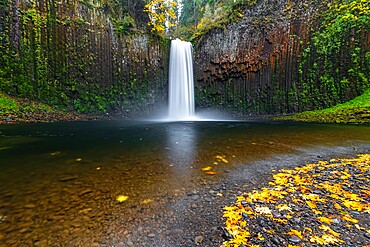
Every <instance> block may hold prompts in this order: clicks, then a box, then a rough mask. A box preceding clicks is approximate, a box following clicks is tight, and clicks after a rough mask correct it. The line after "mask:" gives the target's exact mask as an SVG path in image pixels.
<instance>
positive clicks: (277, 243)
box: [271, 238, 280, 246]
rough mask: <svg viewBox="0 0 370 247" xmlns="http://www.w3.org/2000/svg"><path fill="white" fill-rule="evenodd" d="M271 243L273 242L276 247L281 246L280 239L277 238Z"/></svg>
mask: <svg viewBox="0 0 370 247" xmlns="http://www.w3.org/2000/svg"><path fill="white" fill-rule="evenodd" d="M271 241H272V242H273V243H274V244H276V245H278V246H280V241H279V239H277V238H272V239H271Z"/></svg>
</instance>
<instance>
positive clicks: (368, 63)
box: [300, 0, 370, 109]
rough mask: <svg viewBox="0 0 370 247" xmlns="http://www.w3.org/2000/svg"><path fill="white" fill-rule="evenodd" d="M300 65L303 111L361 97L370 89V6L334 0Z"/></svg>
mask: <svg viewBox="0 0 370 247" xmlns="http://www.w3.org/2000/svg"><path fill="white" fill-rule="evenodd" d="M320 19H321V20H320V21H321V25H320V27H319V29H318V30H317V31H315V32H314V33H313V36H312V39H311V43H309V44H308V46H307V47H306V49H305V50H304V52H303V54H302V58H301V62H300V75H301V82H302V92H301V95H300V97H301V107H302V109H310V108H325V107H329V106H332V105H335V104H337V103H341V102H344V101H346V100H347V99H348V97H350V96H352V95H358V94H361V93H362V92H363V91H364V90H365V89H366V88H368V87H369V86H370V81H369V79H368V78H369V76H370V59H369V57H370V55H369V51H368V50H366V48H365V47H366V46H364V45H363V44H364V42H366V41H364V39H366V38H365V37H366V35H369V30H370V3H369V1H366V0H334V1H333V4H329V5H328V9H327V10H326V11H325V12H324V13H323V14H322V15H321V16H320Z"/></svg>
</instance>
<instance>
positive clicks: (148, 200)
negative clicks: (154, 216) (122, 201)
mask: <svg viewBox="0 0 370 247" xmlns="http://www.w3.org/2000/svg"><path fill="white" fill-rule="evenodd" d="M151 202H153V200H152V199H144V200H143V204H148V203H151Z"/></svg>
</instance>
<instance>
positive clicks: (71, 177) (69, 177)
mask: <svg viewBox="0 0 370 247" xmlns="http://www.w3.org/2000/svg"><path fill="white" fill-rule="evenodd" d="M77 178H78V177H77V176H66V177H61V178H59V182H67V181H71V180H75V179H77Z"/></svg>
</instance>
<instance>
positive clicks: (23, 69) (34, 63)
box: [0, 0, 169, 113]
mask: <svg viewBox="0 0 370 247" xmlns="http://www.w3.org/2000/svg"><path fill="white" fill-rule="evenodd" d="M111 3H115V2H114V1H106V2H101V1H77V0H68V1H58V2H57V1H54V0H45V1H36V0H30V1H23V0H9V1H2V2H1V4H0V10H1V11H0V14H1V16H0V20H1V22H0V30H1V34H0V40H1V47H0V50H1V52H2V54H3V56H1V58H0V59H1V60H0V61H1V69H0V79H1V81H2V82H1V85H0V90H1V91H3V92H6V93H8V94H11V95H17V96H20V97H26V98H30V99H36V100H40V101H43V102H46V103H50V104H52V105H58V106H61V107H65V108H70V109H73V108H74V109H75V110H77V111H78V112H88V113H90V112H113V111H114V112H116V113H120V112H125V113H126V112H130V113H132V112H138V113H142V112H145V111H148V112H150V111H152V110H153V109H154V108H156V107H157V106H158V104H164V103H166V100H167V77H168V76H167V74H168V56H169V54H168V53H169V41H167V40H164V39H163V38H161V37H159V36H155V35H153V34H151V33H150V30H148V27H147V25H146V22H147V21H148V20H147V18H148V17H147V16H146V15H145V13H143V11H142V9H143V6H144V5H143V4H144V2H143V1H136V2H135V3H132V4H131V5H128V4H127V3H120V2H118V3H117V4H119V6H110V5H108V4H111ZM138 4H139V5H140V4H141V5H140V6H139V5H138ZM125 5H127V6H125ZM133 5H135V6H136V5H138V6H136V7H135V6H133ZM130 8H131V9H130ZM135 8H136V9H135Z"/></svg>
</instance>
